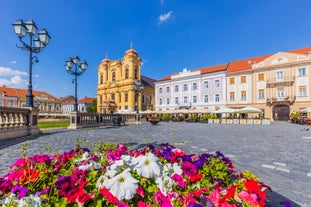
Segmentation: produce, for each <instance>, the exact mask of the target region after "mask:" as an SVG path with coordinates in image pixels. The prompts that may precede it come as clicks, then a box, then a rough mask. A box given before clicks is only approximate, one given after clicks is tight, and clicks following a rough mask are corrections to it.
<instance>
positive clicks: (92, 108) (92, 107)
mask: <svg viewBox="0 0 311 207" xmlns="http://www.w3.org/2000/svg"><path fill="white" fill-rule="evenodd" d="M86 111H87V112H88V113H97V99H95V100H93V101H92V105H89V106H88V107H86Z"/></svg>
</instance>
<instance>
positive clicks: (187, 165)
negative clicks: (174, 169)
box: [181, 161, 197, 176]
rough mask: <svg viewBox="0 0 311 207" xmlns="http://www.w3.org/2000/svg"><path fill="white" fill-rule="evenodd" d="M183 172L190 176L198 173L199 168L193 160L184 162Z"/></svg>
mask: <svg viewBox="0 0 311 207" xmlns="http://www.w3.org/2000/svg"><path fill="white" fill-rule="evenodd" d="M181 169H182V171H183V174H185V175H188V176H194V175H195V174H196V173H197V168H196V166H195V165H194V164H192V163H191V162H188V161H186V162H184V163H183V166H182V167H181Z"/></svg>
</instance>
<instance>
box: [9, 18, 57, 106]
mask: <svg viewBox="0 0 311 207" xmlns="http://www.w3.org/2000/svg"><path fill="white" fill-rule="evenodd" d="M13 27H14V31H15V33H16V35H17V36H18V38H19V40H20V41H21V43H22V44H23V46H18V45H16V46H17V47H18V48H21V49H22V50H26V51H28V52H29V82H28V93H27V94H26V107H34V104H33V94H32V64H33V63H34V62H35V63H37V62H39V61H38V58H37V57H36V56H33V55H32V53H39V52H41V51H42V50H43V49H44V48H45V46H47V44H49V42H50V39H51V37H50V35H49V34H48V32H47V31H46V30H45V29H42V30H41V31H39V32H38V33H37V30H38V28H37V26H36V24H35V23H34V21H33V20H32V19H29V20H28V21H27V22H25V23H24V22H23V20H21V19H20V20H18V21H16V22H15V23H14V24H13ZM27 34H28V36H29V44H27V43H26V42H25V41H23V39H22V38H24V37H26V35H27ZM36 34H37V36H36V37H34V36H35V35H36ZM33 44H34V45H33Z"/></svg>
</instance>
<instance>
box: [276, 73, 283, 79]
mask: <svg viewBox="0 0 311 207" xmlns="http://www.w3.org/2000/svg"><path fill="white" fill-rule="evenodd" d="M276 79H277V80H283V71H277V72H276Z"/></svg>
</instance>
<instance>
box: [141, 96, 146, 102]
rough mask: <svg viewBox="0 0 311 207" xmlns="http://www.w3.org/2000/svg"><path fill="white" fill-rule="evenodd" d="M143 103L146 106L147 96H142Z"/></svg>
mask: <svg viewBox="0 0 311 207" xmlns="http://www.w3.org/2000/svg"><path fill="white" fill-rule="evenodd" d="M142 102H143V104H146V95H145V94H143V95H142Z"/></svg>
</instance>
